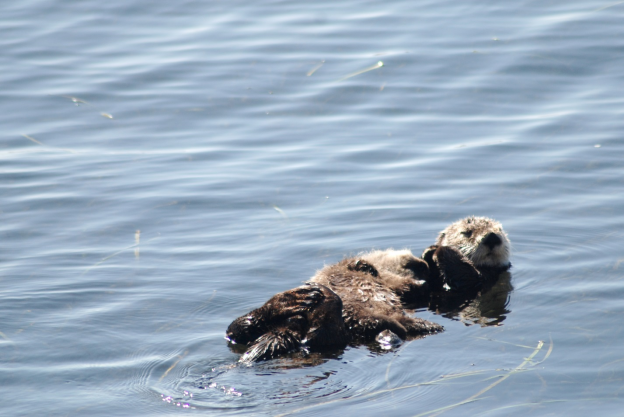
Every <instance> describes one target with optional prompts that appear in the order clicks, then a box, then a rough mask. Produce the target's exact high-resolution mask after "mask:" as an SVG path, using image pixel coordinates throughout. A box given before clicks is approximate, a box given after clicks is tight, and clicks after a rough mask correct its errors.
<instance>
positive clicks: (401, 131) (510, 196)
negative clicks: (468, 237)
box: [0, 0, 624, 416]
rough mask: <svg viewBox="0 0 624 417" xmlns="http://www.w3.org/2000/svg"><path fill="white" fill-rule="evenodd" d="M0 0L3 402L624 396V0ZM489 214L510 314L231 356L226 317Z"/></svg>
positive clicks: (606, 409)
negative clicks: (257, 355) (420, 332)
mask: <svg viewBox="0 0 624 417" xmlns="http://www.w3.org/2000/svg"><path fill="white" fill-rule="evenodd" d="M0 9H1V10H2V14H1V16H2V20H1V21H0V22H1V24H0V35H1V36H0V47H1V48H2V51H3V52H2V54H0V68H2V71H1V72H0V83H1V84H2V86H3V88H2V90H1V91H0V124H1V126H2V127H3V129H2V140H1V141H0V195H1V196H2V199H1V200H0V216H1V219H2V222H0V282H1V283H2V286H1V287H0V296H1V297H2V303H1V304H0V332H1V333H0V358H1V360H0V381H1V382H2V383H1V384H0V394H1V395H2V398H3V399H4V401H3V410H4V412H5V413H6V414H7V415H41V414H45V415H92V416H98V415H102V416H104V415H106V416H109V415H139V414H140V415H179V414H184V413H190V414H198V415H250V414H251V415H278V414H283V413H296V414H297V415H320V414H323V413H324V414H329V415H340V414H345V413H346V414H348V415H363V416H368V415H371V416H372V415H387V414H393V415H401V416H403V415H405V416H413V415H419V414H421V413H428V412H430V411H433V410H437V409H441V408H444V407H448V406H451V405H454V404H458V403H462V404H461V405H459V406H457V407H455V408H450V409H445V410H444V412H443V414H444V415H449V416H451V415H456V416H462V415H482V416H494V415H505V416H508V415H521V416H525V415H529V414H533V415H546V414H551V415H562V414H565V415H571V416H572V415H578V416H585V415H588V414H590V413H591V414H600V415H619V413H620V410H621V409H622V406H623V400H622V398H623V397H622V389H621V380H622V378H623V377H624V365H623V364H624V361H623V356H622V353H621V345H622V343H623V341H624V330H623V329H622V324H621V319H620V318H621V314H622V313H623V311H624V305H623V304H622V302H621V299H622V297H623V296H624V281H623V280H622V276H623V275H622V271H623V270H624V264H623V261H624V254H623V253H622V250H621V248H622V247H623V244H624V236H623V233H622V230H623V229H622V225H623V224H624V211H623V209H622V207H624V193H623V192H622V190H623V188H624V175H623V173H624V171H623V167H624V144H623V142H622V133H623V132H624V118H623V117H622V115H623V114H624V99H623V98H622V97H624V94H623V91H622V87H623V85H624V72H623V71H622V68H624V55H623V54H622V51H624V41H623V40H624V26H623V25H622V18H623V17H624V5H623V4H620V3H617V2H613V3H609V2H589V1H577V2H546V3H544V2H533V1H521V2H515V3H513V4H497V5H487V4H483V3H479V2H474V1H473V2H462V3H456V2H448V1H442V2H439V1H438V2H417V3H415V2H409V1H403V0H398V1H391V2H379V1H367V2H353V1H343V2H325V1H321V2H315V3H314V4H303V3H293V2H284V1H262V2H255V3H253V4H251V3H249V4H248V3H245V2H227V3H226V2H197V1H184V2H178V3H176V4H171V3H169V2H159V1H155V2H149V3H148V2H134V3H132V4H129V3H127V2H121V1H115V0H113V1H110V2H106V3H102V2H96V1H83V2H79V3H71V4H70V3H62V2H59V1H58V0H47V1H44V0H41V1H34V0H33V1H27V2H16V3H14V4H11V5H5V6H1V8H0ZM380 61H381V62H382V63H383V66H381V67H378V68H375V69H372V70H369V71H366V72H363V73H360V74H358V75H353V74H355V73H358V72H361V71H362V70H364V69H369V68H371V67H373V66H375V65H376V64H377V63H378V62H380ZM618 207H619V208H618ZM472 214H474V215H484V216H490V217H493V218H495V219H497V220H499V221H501V222H502V223H503V225H504V226H505V228H506V230H507V232H508V234H509V237H510V239H511V241H512V244H513V249H514V253H513V256H512V263H513V265H514V266H513V268H512V270H511V274H512V277H511V284H512V285H513V288H514V289H513V291H511V292H510V293H509V294H508V300H506V303H507V304H506V306H505V311H506V312H504V313H501V316H500V317H496V318H493V320H491V321H490V320H485V321H484V323H483V325H480V324H476V325H469V324H470V322H467V321H465V320H463V321H462V318H461V317H455V318H450V317H445V316H444V315H440V314H436V313H435V312H431V311H426V310H423V311H419V312H417V314H418V316H419V317H422V318H425V319H427V320H432V321H435V322H437V323H440V324H442V325H444V326H445V328H446V331H445V332H444V333H442V334H439V335H435V336H432V337H427V338H425V339H422V340H417V341H414V342H411V343H406V344H404V345H403V346H401V347H400V348H399V349H398V350H396V351H393V352H389V353H386V354H379V353H375V352H372V351H370V350H368V349H367V348H366V347H359V348H348V349H346V350H345V351H344V352H342V353H341V354H339V355H337V356H333V357H314V358H312V360H310V361H309V362H308V363H306V364H305V365H304V364H297V363H293V361H289V360H287V359H285V360H277V361H270V362H266V363H262V364H258V365H255V366H253V367H243V366H237V365H235V364H236V361H237V359H238V355H237V354H236V353H234V352H232V351H230V350H229V349H228V347H227V345H226V342H225V341H224V339H223V335H224V331H225V328H226V327H227V325H228V324H229V322H230V321H231V320H233V319H234V318H235V317H237V316H239V315H241V314H243V313H245V312H247V311H249V310H250V309H252V308H255V307H258V306H259V305H261V304H262V303H264V301H266V300H267V299H268V298H269V297H270V296H271V295H273V294H275V293H276V292H280V291H283V290H286V289H289V288H292V287H295V286H297V285H299V284H300V283H301V282H302V281H304V280H306V279H307V278H309V277H311V276H312V275H313V274H314V272H315V271H316V270H317V269H320V268H321V267H322V266H323V265H324V264H327V263H331V262H336V261H338V260H340V259H342V258H343V256H345V255H350V254H356V253H358V252H360V251H363V250H369V249H371V248H387V247H394V248H397V249H399V248H410V249H412V250H413V251H414V252H415V253H420V252H421V251H422V249H424V248H425V247H427V246H428V245H430V244H431V243H432V242H433V241H434V240H435V237H436V235H437V233H438V232H439V231H440V230H441V229H443V228H444V227H445V226H446V225H447V224H449V223H450V222H452V221H454V220H456V219H459V218H462V217H465V216H467V215H472ZM503 295H507V294H503ZM486 324H489V325H486ZM540 341H543V344H542V343H540ZM532 354H535V355H534V356H533V357H532V360H531V361H530V362H525V359H526V358H528V357H530V356H531V355H532ZM510 372H511V373H510ZM457 374H459V375H460V377H458V378H449V377H448V376H449V375H457ZM442 376H446V377H445V378H444V379H443V380H442V381H439V383H436V384H433V385H430V384H424V385H423V384H422V383H425V382H429V381H436V380H439V379H440V378H441V377H442ZM503 378H504V379H503ZM497 381H500V382H499V383H498V384H497V385H495V386H491V385H492V384H493V383H494V382H497ZM482 390H486V391H484V392H483V393H482V394H481V395H479V396H476V395H477V394H478V393H480V392H481V391H482ZM467 400H470V401H469V402H466V401H467ZM473 400H474V401H473ZM464 402H465V403H464ZM425 415H428V414H425Z"/></svg>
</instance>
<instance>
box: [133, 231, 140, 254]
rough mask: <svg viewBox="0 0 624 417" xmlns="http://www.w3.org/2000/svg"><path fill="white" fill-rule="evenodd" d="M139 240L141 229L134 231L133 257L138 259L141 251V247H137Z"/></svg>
mask: <svg viewBox="0 0 624 417" xmlns="http://www.w3.org/2000/svg"><path fill="white" fill-rule="evenodd" d="M140 242H141V231H140V230H137V231H136V232H134V244H135V245H136V248H135V249H134V257H135V258H137V259H139V255H140V253H141V248H140V247H139V243H140Z"/></svg>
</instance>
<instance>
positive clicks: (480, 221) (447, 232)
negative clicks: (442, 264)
mask: <svg viewBox="0 0 624 417" xmlns="http://www.w3.org/2000/svg"><path fill="white" fill-rule="evenodd" d="M437 244H438V245H440V246H455V247H456V248H458V249H459V250H460V252H461V253H462V254H463V255H464V256H466V257H467V258H468V259H470V260H471V261H472V263H473V264H474V265H475V266H476V267H479V266H492V267H505V268H508V267H509V266H510V263H509V252H510V244H509V239H508V238H507V234H506V233H505V231H504V230H503V226H501V224H500V223H499V222H497V221H496V220H492V219H488V218H487V217H474V216H472V217H467V218H465V219H462V220H459V221H457V222H455V223H453V224H452V225H450V226H449V227H447V228H446V229H444V230H443V231H442V232H441V233H440V236H438V241H437Z"/></svg>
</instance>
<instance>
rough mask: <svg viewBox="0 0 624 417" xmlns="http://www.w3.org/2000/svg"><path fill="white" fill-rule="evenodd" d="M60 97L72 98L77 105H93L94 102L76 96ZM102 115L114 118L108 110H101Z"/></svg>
mask: <svg viewBox="0 0 624 417" xmlns="http://www.w3.org/2000/svg"><path fill="white" fill-rule="evenodd" d="M58 97H63V98H66V99H69V100H71V101H72V102H73V103H74V104H75V105H76V106H78V105H80V104H86V105H87V106H91V105H92V104H91V103H89V102H88V101H85V100H82V99H80V98H78V97H74V96H64V95H59V96H58ZM100 116H102V117H106V118H107V119H112V118H113V115H112V114H110V113H106V112H100Z"/></svg>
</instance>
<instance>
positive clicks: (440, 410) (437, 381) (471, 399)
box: [275, 338, 553, 417]
mask: <svg viewBox="0 0 624 417" xmlns="http://www.w3.org/2000/svg"><path fill="white" fill-rule="evenodd" d="M519 346H520V347H524V346H522V345H519ZM543 346H544V342H543V341H541V340H540V341H539V342H538V344H537V347H536V348H535V350H534V351H533V353H531V355H530V356H529V357H527V358H525V359H524V361H523V362H522V363H521V364H520V365H518V366H517V367H516V368H514V369H513V370H511V371H509V372H508V373H507V374H505V375H503V376H502V377H501V378H500V379H499V380H497V381H495V382H494V383H492V384H490V385H488V386H487V387H486V388H484V389H482V390H481V391H479V392H478V393H476V394H474V395H472V396H471V397H469V398H467V399H465V400H464V401H460V402H458V403H455V404H451V405H447V406H444V407H440V408H436V409H435V410H430V411H427V412H424V413H420V414H418V415H416V416H414V417H424V416H434V417H435V416H438V415H440V414H442V413H443V412H445V411H448V410H452V409H453V408H456V407H459V406H460V405H464V404H468V403H471V402H475V401H479V400H481V399H483V397H482V398H478V397H481V396H482V395H483V394H485V393H486V392H487V391H489V390H491V389H492V388H494V387H495V386H496V385H498V384H500V383H501V382H503V381H504V380H506V379H507V378H509V377H510V376H511V375H513V374H515V373H518V372H521V371H522V370H523V369H524V368H525V367H526V366H527V365H528V364H529V363H531V362H533V358H535V355H537V354H538V353H539V351H540V350H541V349H542V347H543ZM552 350H553V342H552V338H551V340H550V346H549V348H548V351H547V352H546V355H545V356H544V359H542V360H541V361H540V362H536V363H535V364H534V365H537V364H540V363H542V362H544V361H545V360H546V359H547V358H548V357H549V356H550V354H551V352H552ZM388 372H389V369H387V370H386V377H387V374H388ZM485 372H488V371H487V370H480V371H473V372H465V373H460V374H451V375H443V376H442V377H441V378H439V379H435V380H433V381H428V382H419V383H416V384H411V385H403V386H400V387H396V388H388V389H382V390H379V391H375V392H370V393H368V394H364V395H356V396H354V397H349V398H337V399H335V400H330V401H325V402H322V403H318V404H311V405H308V406H305V407H301V408H297V409H295V410H291V411H287V412H285V413H282V414H278V415H276V416H275V417H283V416H287V415H292V414H297V413H299V412H300V411H303V410H308V409H311V408H315V407H320V406H322V405H327V404H332V403H336V402H342V401H347V400H353V399H356V398H357V399H363V398H369V397H374V396H376V395H379V394H384V393H389V392H393V391H400V390H404V389H409V388H416V387H422V386H426V385H436V384H441V383H444V382H446V381H449V380H452V379H458V378H464V377H467V376H473V375H479V374H483V373H485ZM434 413H435V414H434Z"/></svg>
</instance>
